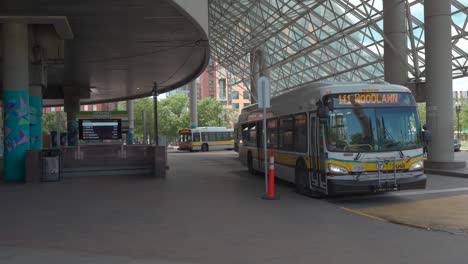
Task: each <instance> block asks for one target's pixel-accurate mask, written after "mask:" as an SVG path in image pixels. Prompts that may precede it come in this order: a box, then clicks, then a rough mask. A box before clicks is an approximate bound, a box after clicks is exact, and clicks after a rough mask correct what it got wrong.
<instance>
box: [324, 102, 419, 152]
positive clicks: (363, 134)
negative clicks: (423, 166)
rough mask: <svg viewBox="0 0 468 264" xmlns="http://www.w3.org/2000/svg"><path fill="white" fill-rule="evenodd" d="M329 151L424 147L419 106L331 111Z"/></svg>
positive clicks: (389, 149) (393, 149) (366, 150)
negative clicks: (417, 107) (417, 110)
mask: <svg viewBox="0 0 468 264" xmlns="http://www.w3.org/2000/svg"><path fill="white" fill-rule="evenodd" d="M327 147H328V150H330V151H344V152H377V151H395V150H406V149H415V148H420V147H421V129H420V126H419V120H418V116H417V112H416V108H413V107H410V108H353V109H336V110H333V111H330V113H329V118H328V133H327Z"/></svg>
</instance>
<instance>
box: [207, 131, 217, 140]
mask: <svg viewBox="0 0 468 264" xmlns="http://www.w3.org/2000/svg"><path fill="white" fill-rule="evenodd" d="M208 141H216V132H208Z"/></svg>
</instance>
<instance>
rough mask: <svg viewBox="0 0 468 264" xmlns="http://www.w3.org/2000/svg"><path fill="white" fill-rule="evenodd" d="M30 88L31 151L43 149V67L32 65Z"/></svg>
mask: <svg viewBox="0 0 468 264" xmlns="http://www.w3.org/2000/svg"><path fill="white" fill-rule="evenodd" d="M29 71H30V86H29V111H30V115H29V117H30V124H29V129H30V134H31V137H30V140H29V144H30V147H31V149H42V85H44V84H45V83H44V80H45V78H44V67H43V65H42V64H41V65H32V66H31V67H30V68H29Z"/></svg>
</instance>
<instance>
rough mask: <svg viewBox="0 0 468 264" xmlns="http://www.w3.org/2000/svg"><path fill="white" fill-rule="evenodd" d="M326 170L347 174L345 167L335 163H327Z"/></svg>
mask: <svg viewBox="0 0 468 264" xmlns="http://www.w3.org/2000/svg"><path fill="white" fill-rule="evenodd" d="M328 170H329V171H330V173H333V174H348V170H347V169H345V168H343V167H341V166H338V165H335V164H328Z"/></svg>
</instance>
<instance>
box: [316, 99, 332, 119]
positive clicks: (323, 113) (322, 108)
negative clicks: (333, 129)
mask: <svg viewBox="0 0 468 264" xmlns="http://www.w3.org/2000/svg"><path fill="white" fill-rule="evenodd" d="M317 107H318V108H317V111H318V117H319V118H320V119H325V120H326V119H328V110H329V109H328V106H326V105H323V104H322V102H319V103H318V104H317Z"/></svg>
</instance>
